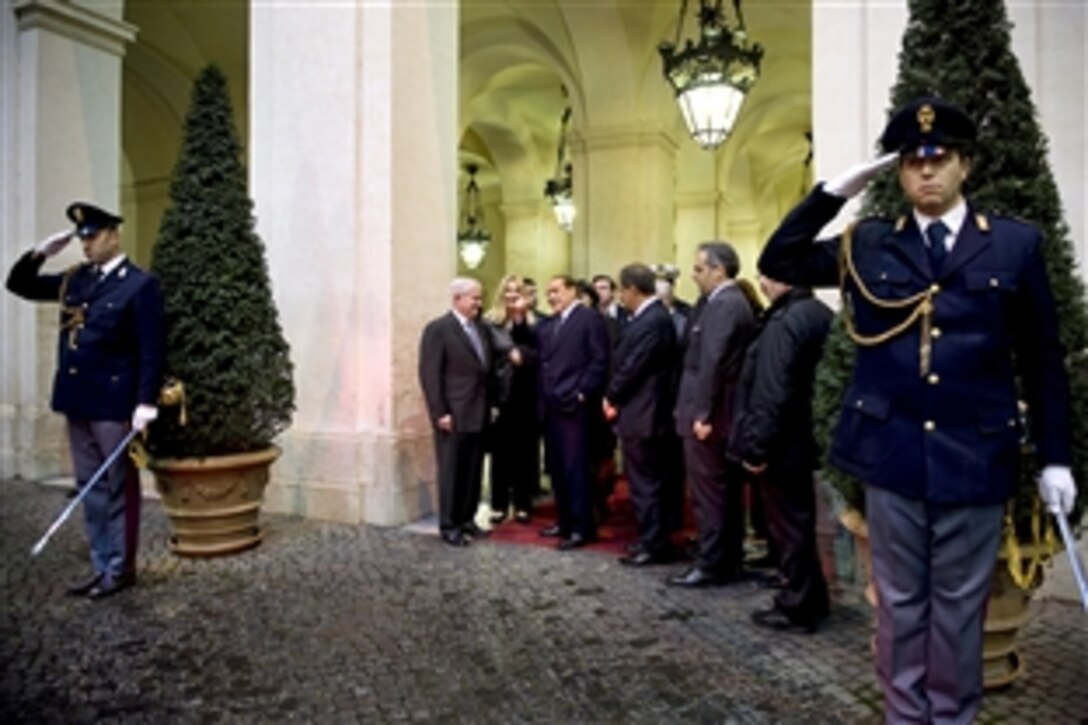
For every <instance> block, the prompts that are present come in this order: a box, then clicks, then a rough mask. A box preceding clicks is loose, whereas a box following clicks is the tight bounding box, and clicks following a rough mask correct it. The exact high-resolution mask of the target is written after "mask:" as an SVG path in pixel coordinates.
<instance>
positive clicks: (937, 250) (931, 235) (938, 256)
mask: <svg viewBox="0 0 1088 725" xmlns="http://www.w3.org/2000/svg"><path fill="white" fill-rule="evenodd" d="M949 231H950V230H949V229H948V227H947V226H945V223H944V222H942V221H940V220H939V219H938V220H937V221H935V222H933V223H932V224H930V225H929V226H928V227H926V241H927V242H928V244H929V265H930V266H931V267H932V268H933V274H940V273H941V267H942V266H943V265H944V258H945V257H947V256H948V247H946V246H945V244H944V240H945V237H947V236H948V232H949Z"/></svg>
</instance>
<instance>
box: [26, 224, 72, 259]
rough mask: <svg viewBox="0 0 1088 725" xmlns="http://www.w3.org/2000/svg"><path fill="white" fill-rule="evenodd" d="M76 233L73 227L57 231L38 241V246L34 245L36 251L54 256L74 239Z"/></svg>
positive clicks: (47, 255)
mask: <svg viewBox="0 0 1088 725" xmlns="http://www.w3.org/2000/svg"><path fill="white" fill-rule="evenodd" d="M74 234H75V232H73V231H72V230H71V229H65V230H64V231H63V232H57V233H56V234H54V235H52V236H49V237H46V238H45V239H43V240H42V241H40V242H38V246H36V247H34V251H35V252H37V253H38V254H41V255H44V256H46V257H52V256H53V255H54V254H56V253H57V252H59V251H60V250H62V249H64V248H65V247H66V246H67V245H68V242H70V241H72V237H73V236H74Z"/></svg>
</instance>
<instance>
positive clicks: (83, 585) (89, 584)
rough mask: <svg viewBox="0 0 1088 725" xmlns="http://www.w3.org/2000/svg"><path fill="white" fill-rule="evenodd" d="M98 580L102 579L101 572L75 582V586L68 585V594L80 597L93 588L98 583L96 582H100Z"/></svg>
mask: <svg viewBox="0 0 1088 725" xmlns="http://www.w3.org/2000/svg"><path fill="white" fill-rule="evenodd" d="M100 581H102V575H101V574H95V575H94V576H93V577H91V578H90V579H88V580H87V581H84V582H80V583H79V584H76V585H75V586H72V587H68V595H69V596H72V597H82V596H84V595H86V594H87V592H89V591H91V590H92V589H94V588H95V587H96V586H97V585H98V582H100Z"/></svg>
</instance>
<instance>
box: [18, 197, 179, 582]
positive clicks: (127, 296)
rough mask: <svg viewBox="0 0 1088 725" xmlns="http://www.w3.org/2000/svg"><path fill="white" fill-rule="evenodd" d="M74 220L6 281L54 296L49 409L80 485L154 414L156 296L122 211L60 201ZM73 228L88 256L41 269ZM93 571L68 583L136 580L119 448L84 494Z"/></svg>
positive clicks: (158, 366) (129, 489)
mask: <svg viewBox="0 0 1088 725" xmlns="http://www.w3.org/2000/svg"><path fill="white" fill-rule="evenodd" d="M67 214H68V218H69V219H70V220H71V221H72V222H73V223H74V224H75V229H74V230H67V231H63V232H60V233H57V234H54V235H53V236H51V237H49V238H48V239H46V240H44V241H43V242H41V243H40V244H38V246H37V247H35V248H34V249H33V250H31V251H29V252H27V253H26V254H24V255H23V256H22V257H21V258H20V259H19V260H18V261H17V262H16V263H15V266H14V267H13V268H12V269H11V273H10V274H9V275H8V280H7V287H8V289H9V290H11V291H12V292H14V293H15V294H17V295H19V296H20V297H23V298H25V299H28V300H34V301H39V302H59V303H60V336H59V339H58V341H57V370H56V375H55V378H54V382H53V399H52V407H53V410H55V411H57V412H58V413H63V414H64V415H65V416H66V417H67V419H68V440H69V445H70V448H71V453H72V464H73V467H74V468H75V474H76V484H77V485H79V486H82V485H83V484H84V483H85V482H86V481H87V480H88V479H89V478H90V477H91V475H92V474H93V473H94V472H95V470H96V469H97V468H98V467H99V466H100V465H102V463H103V462H104V461H105V459H106V458H107V457H108V456H109V454H110V453H111V452H112V451H113V450H114V449H115V448H116V447H117V445H118V444H119V443H120V442H121V440H122V439H123V438H124V437H125V436H126V434H127V433H128V432H129V431H130V430H131V429H132V428H136V429H139V430H142V429H143V428H144V427H145V426H147V424H148V423H149V422H151V421H152V420H154V419H155V417H156V415H157V412H158V410H157V408H156V401H157V399H158V393H159V386H160V384H161V378H162V370H163V349H164V338H163V303H162V294H161V292H160V290H159V283H158V280H156V279H155V277H153V276H151V275H150V274H148V273H147V272H144V271H143V270H141V269H140V268H139V267H137V266H136V265H134V264H133V263H132V262H131V261H130V260H129V259H128V258H126V257H125V255H124V253H122V252H121V230H120V224H121V221H122V219H121V217H119V216H117V215H116V214H111V213H110V212H107V211H105V210H103V209H100V208H98V207H96V206H93V205H91V204H86V203H83V202H76V203H74V204H71V205H70V206H69V207H68V211H67ZM73 237H78V238H79V240H80V241H81V242H82V244H83V252H84V254H85V256H86V258H87V261H86V262H84V263H82V264H79V265H76V266H74V267H71V268H70V269H68V270H67V271H65V272H64V273H62V274H43V273H42V272H41V268H42V265H43V264H44V263H45V260H46V259H47V258H49V257H51V256H53V255H54V254H56V253H57V252H59V251H60V250H61V249H63V248H64V247H65V245H67V244H68V242H69V241H71V239H72V238H73ZM83 511H84V518H85V521H86V530H87V538H88V540H89V542H90V548H91V564H92V566H93V567H94V573H93V575H92V576H91V577H90V579H88V580H87V581H85V582H82V583H80V584H78V585H77V586H74V587H72V588H71V589H69V593H70V594H73V595H77V596H83V595H86V596H89V597H91V598H93V599H98V598H102V597H106V596H109V595H111V594H115V593H117V592H118V591H121V590H122V589H124V588H126V587H128V586H130V585H131V584H132V583H133V582H134V581H135V571H136V544H137V540H138V535H139V525H140V480H139V476H138V475H137V471H136V469H135V467H134V466H133V465H132V462H131V461H130V460H129V459H128V457H127V456H122V457H121V458H119V459H118V461H117V462H116V463H115V464H114V465H113V466H112V467H111V469H110V471H109V472H108V473H107V474H106V475H105V476H104V477H103V478H102V479H101V480H100V481H99V482H98V483H97V484H96V485H95V487H94V489H92V490H91V491H90V492H89V493H88V494H87V495H86V496H85V497H84V499H83Z"/></svg>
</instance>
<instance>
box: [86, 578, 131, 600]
mask: <svg viewBox="0 0 1088 725" xmlns="http://www.w3.org/2000/svg"><path fill="white" fill-rule="evenodd" d="M134 583H135V580H134V579H133V578H132V577H130V576H126V575H124V574H118V575H117V576H110V575H109V574H106V575H105V576H103V577H102V579H100V580H99V582H98V583H97V584H95V585H94V586H93V587H91V588H90V590H89V591H88V592H87V596H88V597H90V598H91V599H105V598H106V597H109V596H113V595H114V594H116V593H117V592H119V591H121V590H122V589H128V588H129V587H130V586H132V585H133V584H134Z"/></svg>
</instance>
